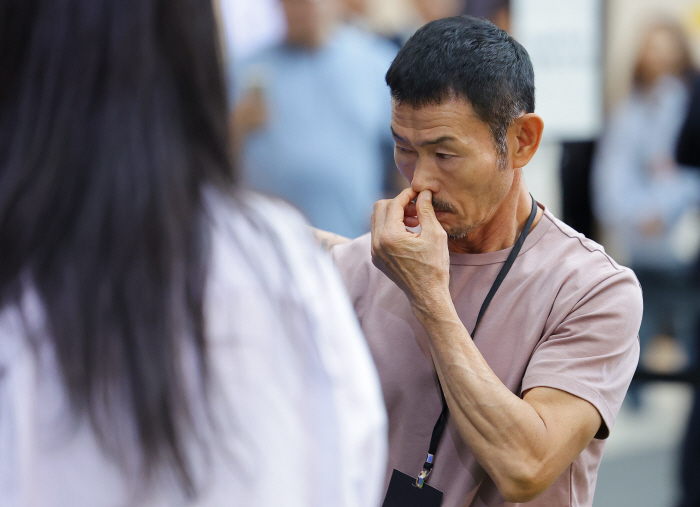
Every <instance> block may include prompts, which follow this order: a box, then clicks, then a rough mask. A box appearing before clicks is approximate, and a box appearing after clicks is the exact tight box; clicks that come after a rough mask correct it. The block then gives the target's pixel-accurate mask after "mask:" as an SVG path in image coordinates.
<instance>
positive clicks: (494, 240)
mask: <svg viewBox="0 0 700 507" xmlns="http://www.w3.org/2000/svg"><path fill="white" fill-rule="evenodd" d="M513 187H514V188H513V189H512V190H511V192H509V194H508V195H507V196H506V198H505V199H503V201H502V202H501V204H500V205H499V207H498V208H497V209H496V212H495V213H494V214H493V216H492V217H491V218H490V219H488V220H487V221H486V222H485V223H483V224H481V225H479V226H477V227H476V228H475V229H474V230H472V231H470V232H469V233H468V234H467V235H466V237H464V238H461V239H450V240H448V245H449V249H450V252H453V253H472V254H473V253H487V252H497V251H498V250H505V249H506V248H510V247H512V246H513V245H514V244H515V242H516V241H517V239H518V236H520V233H521V232H522V230H523V228H524V227H525V224H526V223H527V220H528V218H529V217H530V212H531V211H532V198H531V197H530V193H529V192H528V190H527V186H526V185H525V181H524V180H523V179H522V178H518V181H517V182H516V184H515V185H513ZM542 214H543V211H542V210H541V209H540V208H539V207H538V208H537V215H536V216H535V220H534V222H533V224H532V227H531V229H530V230H532V229H533V228H534V227H535V226H536V225H537V223H538V222H539V221H540V219H541V218H542Z"/></svg>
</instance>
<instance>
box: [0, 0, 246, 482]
mask: <svg viewBox="0 0 700 507" xmlns="http://www.w3.org/2000/svg"><path fill="white" fill-rule="evenodd" d="M219 50H220V48H219V40H218V37H217V26H216V19H215V15H214V12H213V7H212V2H211V0H120V1H114V0H9V1H5V2H1V3H0V298H1V303H2V305H3V306H5V305H9V304H18V303H19V298H20V297H21V293H22V288H23V287H25V286H26V281H27V280H28V281H29V282H30V285H31V287H33V288H34V289H36V290H37V292H38V294H39V296H40V298H41V301H42V303H43V307H44V309H45V312H46V317H47V319H46V320H47V322H46V327H47V332H48V336H50V340H51V343H52V345H53V348H54V350H55V353H56V357H57V361H58V365H59V368H60V372H61V374H62V378H63V381H64V382H65V385H66V387H67V391H68V394H69V399H70V402H71V404H72V408H73V409H74V413H77V414H86V415H87V416H89V419H90V421H91V423H92V426H93V428H94V429H95V431H96V433H97V435H98V437H99V439H100V441H101V443H102V444H103V445H104V446H105V448H106V449H110V440H111V438H112V437H113V435H114V434H115V433H114V431H113V429H114V428H113V427H112V424H114V422H113V421H114V418H113V417H112V415H113V411H114V410H116V409H117V408H119V409H120V410H123V409H124V407H125V408H126V411H127V413H128V414H130V415H131V420H132V421H133V422H134V427H135V436H136V441H137V443H138V444H139V445H140V448H141V449H142V457H141V458H142V459H141V464H142V466H143V469H144V471H145V472H146V474H147V475H148V474H149V473H151V472H153V471H154V470H155V469H156V468H157V467H159V466H161V465H163V464H165V465H168V466H170V467H171V468H172V469H173V470H174V471H175V472H176V473H177V474H178V477H179V479H181V484H182V485H183V486H184V488H185V490H186V491H187V492H188V493H193V482H192V471H191V469H190V467H189V465H188V459H187V452H186V447H187V446H186V444H185V439H184V437H185V435H186V432H188V431H189V430H190V429H191V428H190V426H191V424H190V423H191V421H192V417H191V416H192V413H191V410H190V408H191V407H190V406H189V404H188V401H187V400H188V395H187V392H186V391H187V388H186V386H185V381H184V376H183V371H182V366H181V363H180V360H181V357H180V356H181V354H180V353H181V351H182V350H184V349H187V348H190V349H191V348H194V350H195V351H196V357H197V358H198V365H199V377H200V378H201V379H202V381H203V384H202V385H205V384H206V377H207V374H206V372H207V368H206V360H205V359H204V358H205V355H204V352H205V339H204V336H205V332H204V322H203V314H202V310H203V309H202V300H203V291H204V284H205V274H206V270H207V249H206V236H205V233H204V230H205V229H206V227H204V226H203V225H204V223H203V222H204V220H205V218H204V212H203V207H204V204H203V200H202V194H201V189H202V187H203V186H205V185H206V184H211V185H214V186H218V187H223V186H224V185H227V186H228V185H230V184H231V183H232V182H233V178H232V171H231V164H230V162H229V160H230V158H229V153H228V130H227V113H226V111H227V104H226V95H225V86H224V79H223V76H222V70H221V65H220V62H221V61H222V59H221V57H220V54H219ZM0 346H2V344H0ZM113 448H114V443H113V442H112V447H111V449H112V450H114V449H113Z"/></svg>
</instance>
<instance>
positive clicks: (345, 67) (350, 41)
mask: <svg viewBox="0 0 700 507" xmlns="http://www.w3.org/2000/svg"><path fill="white" fill-rule="evenodd" d="M282 6H283V8H284V13H285V17H286V21H287V35H286V40H285V42H284V43H282V44H279V45H276V46H274V47H271V48H269V49H266V50H264V51H262V52H260V53H259V54H257V55H255V56H253V57H252V58H250V59H249V60H247V61H246V62H244V63H242V64H241V67H240V68H239V69H236V70H235V72H234V73H233V75H234V76H235V78H236V79H237V82H236V83H235V84H234V87H235V89H236V90H235V94H236V95H237V100H236V107H235V109H234V112H233V124H234V128H233V131H234V133H236V134H237V136H238V138H237V139H236V141H237V142H236V144H237V146H238V148H239V153H240V155H241V159H242V164H241V166H242V169H243V171H242V172H243V177H244V179H245V182H246V183H247V184H248V185H250V186H252V187H253V188H255V189H257V190H262V191H265V192H270V193H273V194H277V195H279V196H282V197H284V198H285V199H287V200H289V201H291V202H292V203H294V204H295V205H296V206H298V207H299V208H300V209H301V210H302V211H303V212H304V213H305V214H306V216H307V217H308V218H309V220H310V221H311V223H312V224H314V225H315V226H316V227H320V228H323V229H327V230H330V231H333V232H335V233H338V234H343V235H345V236H350V237H356V236H359V235H360V234H364V233H365V232H367V231H369V226H370V211H371V209H372V204H373V203H374V202H375V201H376V200H377V199H379V198H380V197H381V196H382V190H383V185H384V179H385V178H384V177H385V173H386V172H387V171H386V170H385V169H386V168H387V167H389V166H390V163H391V149H392V144H393V142H392V140H391V136H390V133H389V132H388V131H387V128H386V125H387V123H388V121H389V118H390V114H391V111H390V103H389V92H388V90H387V88H386V85H385V83H384V81H383V77H384V74H385V73H386V70H387V69H388V68H389V65H390V63H391V60H392V59H393V58H394V56H396V49H395V48H394V47H393V45H391V44H390V43H388V42H386V41H383V40H381V39H379V38H378V37H374V36H372V35H370V34H368V33H365V32H363V31H361V30H360V29H358V28H354V27H350V26H348V25H343V24H342V17H343V10H342V9H343V5H342V2H341V0H323V1H314V0H283V1H282ZM391 173H392V174H393V171H392V172H391Z"/></svg>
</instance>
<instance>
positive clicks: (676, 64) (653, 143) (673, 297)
mask: <svg viewBox="0 0 700 507" xmlns="http://www.w3.org/2000/svg"><path fill="white" fill-rule="evenodd" d="M691 73H692V64H691V57H690V51H689V47H688V43H687V41H686V39H685V36H684V34H683V32H682V30H681V28H680V27H679V26H677V25H676V24H675V23H672V22H663V23H658V24H656V25H654V26H652V27H651V28H650V29H649V31H648V32H647V34H646V36H645V38H644V40H643V43H642V45H641V48H640V50H639V53H638V56H637V61H636V63H635V66H634V75H633V88H632V92H631V94H630V96H629V97H628V98H627V99H626V100H625V101H624V102H623V103H622V104H620V105H619V106H618V107H617V109H616V110H615V111H614V113H613V115H612V118H611V119H610V121H609V124H608V126H607V128H606V129H605V132H604V133H603V135H602V137H601V139H600V141H599V145H598V148H597V152H596V154H595V156H594V162H593V174H592V176H593V181H592V183H593V184H592V188H593V206H594V212H595V215H596V218H597V220H598V221H599V223H600V224H601V225H602V226H603V228H604V230H605V236H606V237H608V238H610V239H609V240H608V241H614V246H616V247H617V248H618V250H620V253H621V255H623V256H624V257H625V258H626V259H627V262H628V263H629V265H630V267H632V268H633V269H634V271H635V273H636V274H637V276H638V278H639V281H640V283H641V284H642V287H643V289H644V318H643V321H642V327H641V329H640V341H641V346H642V358H643V361H647V362H648V361H650V359H651V360H653V359H656V360H657V361H658V359H660V356H657V357H656V358H654V357H650V354H645V347H646V346H647V345H648V344H649V340H650V338H652V337H653V336H655V335H658V334H660V333H667V334H668V333H669V332H670V334H672V335H674V336H675V337H677V338H679V339H680V340H681V342H682V343H684V344H685V345H687V347H688V355H689V360H691V361H692V360H693V355H694V352H693V350H692V347H691V346H690V344H691V343H692V335H693V330H694V325H695V321H696V317H695V311H694V309H693V308H694V306H693V304H694V302H693V297H692V296H693V294H694V292H695V291H694V290H693V287H692V284H693V282H692V280H691V278H690V272H691V270H692V266H693V261H694V259H695V255H696V252H695V251H693V241H692V240H691V238H692V237H697V235H698V229H697V227H698V226H697V224H694V223H693V220H692V219H691V217H692V216H693V212H694V211H695V210H696V209H697V205H698V203H700V175H699V174H697V173H696V172H693V171H688V170H686V168H684V167H683V166H680V165H678V164H677V163H676V162H675V157H674V154H675V147H676V142H677V139H678V136H679V131H680V128H681V124H682V122H683V118H684V117H685V111H686V109H687V107H688V98H689V89H688V85H689V79H690V77H691ZM679 240H681V241H679ZM683 241H685V244H684V243H683ZM609 245H613V243H609ZM688 249H690V250H691V251H690V252H688ZM667 320H669V321H670V322H667ZM659 343H664V342H659ZM657 350H658V349H657ZM669 355H670V357H669V359H668V362H669V364H668V365H659V366H660V367H666V368H670V367H672V366H674V363H675V364H676V365H677V364H679V363H680V361H681V359H679V358H678V357H676V358H674V357H673V356H672V355H671V354H669ZM652 356H653V355H652ZM676 356H677V354H676ZM630 395H631V397H630V398H631V401H632V402H633V404H634V405H638V404H639V401H640V400H639V397H638V391H637V390H630Z"/></svg>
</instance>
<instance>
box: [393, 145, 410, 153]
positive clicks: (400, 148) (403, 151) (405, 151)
mask: <svg viewBox="0 0 700 507" xmlns="http://www.w3.org/2000/svg"><path fill="white" fill-rule="evenodd" d="M396 149H397V150H399V151H400V152H401V153H408V152H409V150H408V148H403V147H401V146H397V147H396Z"/></svg>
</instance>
